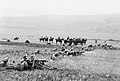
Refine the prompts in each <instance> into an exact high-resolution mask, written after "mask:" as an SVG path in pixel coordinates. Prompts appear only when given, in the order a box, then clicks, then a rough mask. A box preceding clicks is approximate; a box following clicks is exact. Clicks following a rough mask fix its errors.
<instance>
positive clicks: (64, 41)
mask: <svg viewBox="0 0 120 81" xmlns="http://www.w3.org/2000/svg"><path fill="white" fill-rule="evenodd" d="M39 40H40V42H49V43H53V41H55V42H56V44H58V43H60V44H68V45H69V46H71V45H72V44H73V45H78V44H81V45H86V42H87V39H86V38H70V37H69V36H68V37H67V38H62V37H58V38H54V37H47V36H46V37H43V36H41V38H39Z"/></svg>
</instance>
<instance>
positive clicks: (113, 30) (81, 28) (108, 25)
mask: <svg viewBox="0 0 120 81" xmlns="http://www.w3.org/2000/svg"><path fill="white" fill-rule="evenodd" d="M119 22H120V15H119V14H114V15H91V16H88V15H39V16H22V17H1V18H0V29H1V30H2V31H1V33H3V34H5V33H10V34H15V33H16V34H19V35H20V34H30V33H31V34H33V35H34V34H41V33H42V34H43V35H50V34H51V35H54V34H55V33H56V36H59V35H66V36H67V35H70V36H71V35H72V36H75V37H76V36H81V35H82V36H84V37H90V38H91V37H92V38H94V37H95V38H97V37H98V38H106V37H107V38H115V39H119V38H120V36H119V34H120V23H119ZM45 31H46V32H45ZM63 33H64V34H63ZM97 35H98V36H97ZM103 35H104V36H103Z"/></svg>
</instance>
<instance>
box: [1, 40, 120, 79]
mask: <svg viewBox="0 0 120 81" xmlns="http://www.w3.org/2000/svg"><path fill="white" fill-rule="evenodd" d="M0 44H1V45H0V60H2V59H4V57H6V56H8V57H10V59H9V63H11V62H12V60H15V61H16V63H17V62H19V60H20V59H21V57H22V56H23V55H25V54H26V52H28V54H31V53H33V52H35V50H37V49H39V50H40V54H37V55H36V57H37V59H39V58H45V59H48V60H49V59H50V56H51V55H52V54H53V53H54V51H53V49H54V48H55V47H57V48H59V46H55V45H54V46H49V45H48V46H47V45H40V44H39V45H38V44H28V45H27V44H23V43H9V44H8V43H5V42H4V43H2V42H0ZM77 49H78V48H76V50H77ZM119 54H120V51H119V50H118V51H115V50H99V49H98V50H95V51H91V52H85V53H84V55H85V56H83V55H82V56H76V57H72V56H66V57H61V58H59V59H58V60H56V61H50V62H48V63H47V65H49V66H51V67H57V68H59V69H58V70H47V69H45V70H40V69H36V70H31V71H15V70H6V69H4V68H0V81H120V55H119Z"/></svg>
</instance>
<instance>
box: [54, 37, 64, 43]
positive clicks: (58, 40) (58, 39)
mask: <svg viewBox="0 0 120 81" xmlns="http://www.w3.org/2000/svg"><path fill="white" fill-rule="evenodd" d="M55 40H56V44H57V43H58V42H59V43H60V44H62V41H63V40H64V39H63V38H60V37H58V38H56V39H55Z"/></svg>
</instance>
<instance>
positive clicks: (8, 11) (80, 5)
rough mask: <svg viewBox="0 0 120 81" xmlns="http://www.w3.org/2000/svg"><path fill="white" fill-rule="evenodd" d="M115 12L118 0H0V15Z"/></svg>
mask: <svg viewBox="0 0 120 81" xmlns="http://www.w3.org/2000/svg"><path fill="white" fill-rule="evenodd" d="M116 13H117V14H119V13H120V0H0V16H33V15H94V14H95V15H96V14H116Z"/></svg>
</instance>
